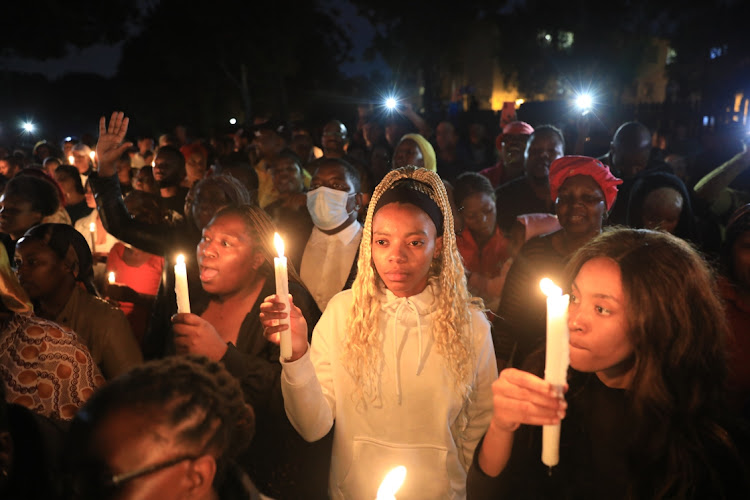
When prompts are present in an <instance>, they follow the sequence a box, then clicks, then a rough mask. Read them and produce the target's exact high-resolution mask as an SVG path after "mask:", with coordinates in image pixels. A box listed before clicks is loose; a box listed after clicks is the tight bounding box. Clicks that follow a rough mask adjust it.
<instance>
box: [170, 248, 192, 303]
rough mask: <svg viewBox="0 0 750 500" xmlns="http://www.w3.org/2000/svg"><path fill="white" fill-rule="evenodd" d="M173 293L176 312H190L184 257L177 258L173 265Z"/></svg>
mask: <svg viewBox="0 0 750 500" xmlns="http://www.w3.org/2000/svg"><path fill="white" fill-rule="evenodd" d="M174 293H175V295H176V296H177V312H178V313H189V312H190V292H189V291H188V282H187V268H186V267H185V256H184V255H182V254H180V255H178V256H177V262H176V263H175V265H174Z"/></svg>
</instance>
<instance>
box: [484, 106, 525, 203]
mask: <svg viewBox="0 0 750 500" xmlns="http://www.w3.org/2000/svg"><path fill="white" fill-rule="evenodd" d="M533 133H534V127H532V126H531V125H529V124H528V123H526V122H521V121H514V122H510V123H509V124H507V125H506V126H505V127H503V131H502V133H501V134H499V135H498V136H497V138H496V139H495V147H496V148H497V150H498V152H499V153H500V159H499V160H498V161H497V163H496V164H495V165H493V166H491V167H488V168H485V169H484V170H481V171H480V172H479V173H480V174H482V175H483V176H485V177H487V178H488V179H489V180H490V183H491V184H492V187H493V188H495V189H497V188H498V187H500V186H501V185H503V184H505V183H506V182H510V181H512V180H513V179H517V178H518V177H521V176H522V175H523V154H524V151H526V143H527V142H528V140H529V137H530V136H531V134H533Z"/></svg>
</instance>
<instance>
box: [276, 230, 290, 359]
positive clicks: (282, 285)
mask: <svg viewBox="0 0 750 500" xmlns="http://www.w3.org/2000/svg"><path fill="white" fill-rule="evenodd" d="M273 244H274V246H275V247H276V251H277V252H278V253H279V256H278V257H274V259H273V267H274V271H275V274H276V296H277V297H278V299H279V302H281V303H282V304H283V305H284V312H286V313H287V317H286V318H284V319H281V320H279V323H280V324H282V325H288V324H289V316H288V314H289V275H288V273H287V264H286V257H284V241H283V240H282V239H281V236H279V233H274V234H273ZM280 337H281V339H280V340H281V344H280V346H281V357H282V359H289V358H291V357H292V331H291V329H289V328H287V329H286V330H284V331H282V332H281V333H280Z"/></svg>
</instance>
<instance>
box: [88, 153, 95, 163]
mask: <svg viewBox="0 0 750 500" xmlns="http://www.w3.org/2000/svg"><path fill="white" fill-rule="evenodd" d="M89 158H91V163H93V164H94V165H96V151H90V152H89Z"/></svg>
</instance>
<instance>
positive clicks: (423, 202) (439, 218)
mask: <svg viewBox="0 0 750 500" xmlns="http://www.w3.org/2000/svg"><path fill="white" fill-rule="evenodd" d="M422 186H424V188H423V189H424V190H425V191H427V190H431V188H430V187H429V186H427V185H425V184H422V183H421V182H418V181H411V182H399V183H396V184H395V185H393V186H392V187H391V188H390V189H388V190H387V191H386V192H385V193H383V194H382V196H381V197H380V199H378V203H377V205H375V210H373V212H372V215H373V217H374V216H375V214H376V213H377V212H378V210H380V209H381V208H383V207H384V206H386V205H388V204H389V203H410V204H412V205H414V206H415V207H417V208H419V209H421V210H422V211H424V213H426V214H427V216H428V217H429V218H430V219H432V222H433V223H434V224H435V228H436V229H437V236H441V235H442V234H443V212H442V211H441V210H440V207H439V206H438V204H437V203H435V200H433V199H432V198H431V197H430V195H428V194H427V193H425V192H423V191H422V190H420V189H419V188H420V187H422Z"/></svg>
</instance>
